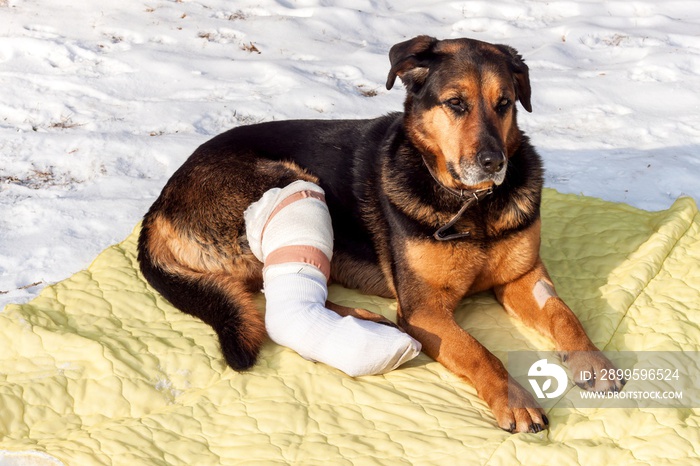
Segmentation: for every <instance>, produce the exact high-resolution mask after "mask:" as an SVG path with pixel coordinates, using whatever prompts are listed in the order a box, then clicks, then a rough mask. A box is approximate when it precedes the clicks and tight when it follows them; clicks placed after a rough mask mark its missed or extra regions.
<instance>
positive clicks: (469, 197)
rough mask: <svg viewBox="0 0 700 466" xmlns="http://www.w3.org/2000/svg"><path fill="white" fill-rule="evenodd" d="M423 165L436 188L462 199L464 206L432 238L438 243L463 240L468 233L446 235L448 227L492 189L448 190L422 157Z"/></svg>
mask: <svg viewBox="0 0 700 466" xmlns="http://www.w3.org/2000/svg"><path fill="white" fill-rule="evenodd" d="M423 165H425V167H426V168H427V169H428V173H430V176H432V177H433V180H435V182H436V183H437V185H438V186H440V187H441V188H442V189H444V190H445V191H447V192H448V193H450V194H452V195H453V196H457V197H458V198H460V199H464V204H463V205H462V207H461V208H460V209H459V211H458V212H457V213H456V214H455V215H454V217H452V218H451V219H450V221H449V222H447V223H446V224H444V225H443V226H441V227H440V228H438V229H437V230H435V233H433V238H435V239H436V240H438V241H449V240H453V239H458V238H465V237H467V236H469V235H471V233H470V232H469V231H465V232H462V233H452V234H447V230H449V229H450V227H452V226H453V225H454V224H455V223H457V222H458V221H459V219H460V218H462V215H464V212H466V211H467V209H468V208H469V206H471V205H472V204H474V203H475V202H479V201H480V200H481V199H483V198H484V197H486V196H488V195H489V194H491V193H492V192H493V188H487V189H480V190H477V191H469V190H467V191H465V190H463V189H460V190H457V189H454V188H450V187H449V186H445V185H444V184H442V183H440V181H439V180H438V179H437V177H436V176H435V173H433V169H432V168H430V165H428V163H427V162H426V160H425V157H423Z"/></svg>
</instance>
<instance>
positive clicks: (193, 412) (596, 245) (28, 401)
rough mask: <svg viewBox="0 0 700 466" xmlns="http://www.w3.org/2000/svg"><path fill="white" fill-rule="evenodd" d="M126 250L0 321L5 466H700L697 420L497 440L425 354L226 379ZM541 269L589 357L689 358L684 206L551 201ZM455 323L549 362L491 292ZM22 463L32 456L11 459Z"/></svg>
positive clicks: (355, 300)
mask: <svg viewBox="0 0 700 466" xmlns="http://www.w3.org/2000/svg"><path fill="white" fill-rule="evenodd" d="M137 230H138V228H137ZM136 237H137V231H134V233H133V234H132V235H131V236H129V237H128V238H127V239H126V240H125V241H124V242H122V243H120V244H117V245H115V246H112V247H110V248H108V249H107V250H105V251H104V252H103V253H102V254H100V255H99V256H98V257H97V259H96V260H95V261H94V262H93V264H92V265H91V266H90V267H89V268H88V269H87V270H85V271H82V272H79V273H77V274H75V275H74V276H73V277H71V278H69V279H67V280H65V281H63V282H61V283H58V284H56V285H53V286H50V287H48V288H46V289H45V290H44V291H43V292H42V293H41V295H40V296H39V297H38V298H36V299H34V300H33V301H32V302H30V303H28V304H25V305H11V306H8V307H6V308H5V310H4V311H3V312H1V313H0V450H1V451H4V452H5V453H4V455H5V457H6V459H8V458H9V459H10V460H12V461H15V460H17V461H19V462H20V463H21V460H22V459H25V460H26V461H34V463H31V464H58V463H57V462H56V461H54V460H52V457H54V458H57V459H59V460H60V461H62V462H63V463H64V464H68V465H92V464H106V465H129V466H134V465H180V464H183V465H184V464H187V465H193V464H196V465H208V464H211V465H214V464H216V465H219V464H221V465H228V464H260V465H267V464H293V465H324V466H325V465H331V464H332V465H355V464H357V465H364V464H368V465H369V464H371V465H383V464H385V465H392V466H393V465H402V464H406V465H409V464H415V465H453V464H460V465H501V464H503V465H511V464H517V463H523V464H533V465H534V464H552V465H574V464H581V465H586V466H589V465H608V464H610V465H616V466H619V465H626V464H645V465H661V464H673V465H679V464H688V465H690V464H695V465H697V464H700V463H699V461H700V459H699V457H698V455H699V452H700V410H698V409H670V408H666V409H588V410H584V409H574V408H562V407H558V408H553V409H551V410H550V411H549V413H548V416H549V419H550V421H551V423H552V425H551V428H550V429H549V430H548V431H545V432H542V433H539V434H517V435H511V434H508V433H506V432H504V431H501V430H499V429H498V428H497V427H496V424H495V421H494V419H493V417H492V415H491V414H490V412H489V409H488V408H487V407H486V405H485V404H484V403H483V402H482V401H481V400H480V399H479V398H478V397H477V396H476V394H475V391H474V390H473V389H472V388H471V387H470V386H468V385H467V384H465V383H463V382H461V381H460V380H458V379H457V378H456V377H455V376H453V375H452V374H450V373H449V372H448V371H447V370H445V369H444V368H443V367H442V366H441V365H440V364H438V363H436V362H434V361H432V360H430V359H429V358H428V357H426V356H424V355H421V356H419V357H418V358H417V359H415V360H413V361H411V362H410V363H409V364H407V365H405V366H404V367H402V368H400V369H399V370H396V371H394V372H391V373H389V374H386V375H384V376H372V377H361V378H357V379H352V378H349V377H347V376H345V375H344V374H342V373H341V372H339V371H337V370H334V369H331V368H329V367H327V366H324V365H321V364H314V363H311V362H308V361H306V360H304V359H302V358H301V357H299V356H297V355H296V354H295V353H293V352H292V351H290V350H287V349H285V348H282V347H279V346H277V345H275V344H273V343H272V342H269V341H268V342H267V343H266V344H265V346H264V349H263V351H262V355H261V358H260V362H259V363H258V364H257V365H256V366H255V368H254V369H252V370H251V371H249V372H245V373H236V372H234V371H232V370H230V369H228V368H226V367H225V365H224V363H223V360H222V358H221V355H220V353H219V349H218V347H217V341H216V338H215V335H214V333H213V331H212V330H211V329H210V328H209V327H208V326H206V325H205V324H203V323H201V322H200V321H198V320H196V319H194V318H191V317H189V316H187V315H184V314H182V313H180V312H178V311H177V310H175V309H174V308H173V307H171V306H170V305H169V304H168V303H167V302H166V301H164V300H163V298H161V297H160V296H159V295H157V294H156V293H154V291H153V290H152V289H151V288H150V287H149V286H148V285H147V284H146V283H145V282H144V280H143V278H142V277H141V276H140V273H139V272H138V267H137V263H136V257H135V243H136ZM542 255H543V259H544V261H545V263H546V264H547V265H548V267H549V270H550V272H551V274H552V277H553V279H554V282H555V284H556V286H557V289H558V291H559V294H560V295H561V296H562V297H563V298H564V299H565V300H566V301H567V302H568V303H569V305H570V306H571V307H572V309H574V311H575V312H576V314H577V315H578V316H579V317H580V319H581V321H582V322H583V325H584V327H585V328H586V329H587V331H588V333H589V335H590V336H591V338H592V340H593V341H594V342H595V343H596V344H597V345H598V346H599V347H601V348H603V349H606V350H692V351H697V350H700V216H698V210H697V208H696V206H695V203H694V202H693V201H692V200H691V199H687V198H684V199H680V200H678V201H677V202H676V203H675V204H674V205H673V206H672V207H671V208H670V209H669V210H667V211H663V212H656V213H650V212H644V211H640V210H636V209H633V208H631V207H629V206H625V205H620V204H611V203H607V202H602V201H599V200H595V199H590V198H583V197H577V196H571V195H562V194H557V193H555V192H552V191H547V192H546V193H545V199H544V203H543V242H542ZM331 299H332V300H333V301H336V302H338V303H340V304H352V305H355V306H362V307H365V308H368V309H371V310H374V311H377V312H380V313H382V314H384V315H386V316H388V317H390V318H392V319H393V318H395V310H396V306H395V303H394V302H392V301H391V300H385V299H380V298H376V297H373V296H365V295H361V294H359V293H356V292H353V291H349V290H346V289H343V288H340V287H336V286H333V287H331ZM260 302H261V304H262V298H260ZM456 315H457V319H458V321H459V322H460V324H461V325H463V326H464V327H465V328H467V329H469V330H470V331H471V332H472V334H473V335H475V336H476V337H477V338H478V339H479V340H480V341H481V342H483V343H484V344H485V345H486V346H487V347H488V348H490V349H491V350H493V351H494V352H495V353H496V354H497V355H498V356H500V357H504V355H505V354H506V351H509V350H526V349H551V348H552V345H551V343H550V342H549V341H547V340H545V339H544V338H542V337H541V336H539V335H538V334H537V333H535V332H534V331H532V330H529V329H527V328H525V327H523V325H521V324H520V323H519V322H517V321H515V320H513V319H511V318H510V317H508V316H507V315H506V313H505V312H504V311H503V310H502V309H501V308H500V306H498V305H497V304H496V302H495V300H494V298H493V297H492V296H491V295H490V294H488V293H484V294H480V295H477V296H474V297H472V298H470V299H468V300H466V301H465V302H464V304H463V305H462V306H461V307H460V308H459V309H458V311H457V313H456ZM29 451H31V452H38V453H33V455H32V456H31V457H30V456H29V454H23V453H18V452H29ZM12 452H15V453H12ZM42 453H43V454H42ZM13 464H15V463H13Z"/></svg>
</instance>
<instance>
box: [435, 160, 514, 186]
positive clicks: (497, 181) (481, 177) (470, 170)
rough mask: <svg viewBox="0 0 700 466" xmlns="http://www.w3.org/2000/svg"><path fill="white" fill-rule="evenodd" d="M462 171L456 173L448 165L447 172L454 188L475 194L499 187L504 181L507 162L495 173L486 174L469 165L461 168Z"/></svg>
mask: <svg viewBox="0 0 700 466" xmlns="http://www.w3.org/2000/svg"><path fill="white" fill-rule="evenodd" d="M461 168H462V170H460V172H457V170H454V167H452V166H449V165H448V171H449V172H450V175H452V178H453V179H454V181H456V185H457V186H455V187H454V188H456V189H461V190H464V191H470V192H477V191H483V190H487V189H493V188H495V187H496V186H500V185H501V184H503V182H504V181H505V179H506V169H507V162H506V163H504V164H503V168H501V169H500V170H499V171H497V172H495V173H486V172H484V171H483V170H482V169H481V168H479V167H477V166H474V165H470V166H466V167H464V166H462V167H461Z"/></svg>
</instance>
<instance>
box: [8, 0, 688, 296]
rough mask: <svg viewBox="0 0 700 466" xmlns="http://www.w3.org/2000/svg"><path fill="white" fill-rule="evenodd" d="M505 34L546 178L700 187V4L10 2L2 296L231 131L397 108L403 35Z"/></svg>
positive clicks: (579, 187)
mask: <svg viewBox="0 0 700 466" xmlns="http://www.w3.org/2000/svg"><path fill="white" fill-rule="evenodd" d="M418 34H429V35H433V36H436V37H438V38H453V37H472V38H476V39H481V40H486V41H490V42H499V43H507V44H509V45H512V46H514V47H515V48H517V49H518V50H519V51H520V52H521V53H522V54H523V56H524V57H525V59H526V60H527V62H528V64H529V65H530V70H531V81H532V87H533V107H534V113H532V114H528V113H526V112H524V111H521V112H520V123H521V126H522V127H523V128H524V129H526V130H527V132H528V133H529V135H530V136H531V138H532V140H533V142H534V144H535V145H536V146H537V147H538V149H539V150H540V152H541V154H542V155H543V157H544V159H545V164H546V167H547V181H546V184H547V186H549V187H553V188H556V189H558V190H560V191H564V192H573V193H583V194H586V195H591V196H597V197H601V198H604V199H607V200H611V201H618V202H626V203H629V204H632V205H634V206H637V207H640V208H643V209H650V210H656V209H664V208H667V207H668V206H669V205H670V204H671V203H672V202H673V200H674V199H675V198H676V197H678V196H680V195H684V194H685V195H690V196H692V197H694V198H696V199H700V157H699V156H700V2H697V1H692V0H684V1H663V0H661V1H660V0H626V1H586V0H578V1H575V0H570V1H543V0H525V1H522V0H487V1H482V0H471V1H447V0H442V1H435V0H339V1H333V0H236V1H224V0H140V1H133V0H127V1H123V2H114V1H106V0H90V1H78V0H62V1H60V2H57V1H49V0H0V308H2V307H3V306H4V305H5V304H7V303H10V302H23V301H26V300H28V299H30V298H32V297H34V296H36V294H37V293H38V292H39V291H40V289H41V288H42V287H44V286H45V285H47V284H50V283H53V282H56V281H59V280H61V279H63V278H66V277H68V276H69V275H71V274H72V273H74V272H76V271H78V270H81V269H83V268H85V267H87V265H89V263H90V261H91V260H92V259H93V257H95V256H96V255H97V254H98V253H99V252H100V251H101V250H102V249H104V248H105V247H107V246H109V245H110V244H112V243H115V242H118V241H120V240H121V239H123V238H124V237H125V236H126V235H127V234H128V233H129V232H130V231H131V229H132V227H133V226H134V225H135V224H136V222H138V221H139V219H140V218H141V216H142V215H143V214H144V212H145V211H146V210H147V209H148V207H149V206H150V204H151V203H152V202H153V200H154V199H155V198H156V196H157V195H158V193H159V192H160V189H161V188H162V186H163V185H164V184H165V182H166V180H167V179H168V177H169V176H170V175H171V174H172V172H173V171H174V170H175V169H176V168H177V167H178V166H179V165H180V164H181V163H182V162H183V161H184V160H185V158H186V157H187V156H188V155H189V154H190V153H191V152H192V151H193V150H194V149H195V148H196V147H197V146H198V145H199V144H201V143H203V142H204V141H206V140H207V139H209V138H210V137H212V136H214V135H215V134H217V133H220V132H222V131H224V130H226V129H228V128H230V127H233V126H237V125H242V124H248V123H255V122H259V121H266V120H272V119H286V118H329V119H330V118H364V117H373V116H378V115H380V114H383V113H386V112H389V111H394V110H400V108H401V103H402V100H403V92H402V90H401V89H400V86H398V87H396V88H394V89H393V90H392V91H387V90H386V89H385V87H384V83H385V81H386V75H387V71H388V58H387V52H388V50H389V48H390V46H391V45H393V44H394V43H396V42H400V41H403V40H406V39H408V38H410V37H413V36H415V35H418Z"/></svg>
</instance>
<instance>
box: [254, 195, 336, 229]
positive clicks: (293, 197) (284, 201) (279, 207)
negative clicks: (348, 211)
mask: <svg viewBox="0 0 700 466" xmlns="http://www.w3.org/2000/svg"><path fill="white" fill-rule="evenodd" d="M309 198H313V199H318V200H319V201H321V202H323V203H324V204H325V203H326V196H324V195H323V194H322V193H319V192H318V191H310V190H306V191H297V192H295V193H294V194H290V195H289V196H287V197H285V198H284V199H282V201H281V202H280V203H279V204H277V206H276V207H275V208H274V209H272V212H271V213H270V216H269V217H267V222H265V225H263V229H262V232H261V233H260V238H262V237H263V236H264V235H265V228H267V225H268V223H270V220H272V217H274V216H275V215H277V213H278V212H279V211H280V210H282V209H284V208H285V207H287V206H288V205H289V204H291V203H293V202H296V201H300V200H302V199H309Z"/></svg>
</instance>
